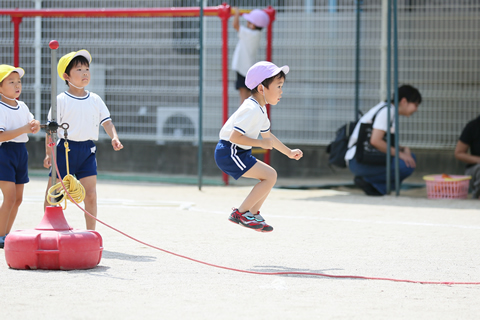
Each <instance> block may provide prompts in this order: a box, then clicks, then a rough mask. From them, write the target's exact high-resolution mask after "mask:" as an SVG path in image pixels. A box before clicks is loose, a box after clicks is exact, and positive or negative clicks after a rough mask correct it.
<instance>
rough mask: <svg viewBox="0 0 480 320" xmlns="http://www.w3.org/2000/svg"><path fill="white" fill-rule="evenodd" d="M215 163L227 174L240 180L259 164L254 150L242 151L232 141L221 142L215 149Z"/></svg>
mask: <svg viewBox="0 0 480 320" xmlns="http://www.w3.org/2000/svg"><path fill="white" fill-rule="evenodd" d="M215 162H216V163H217V166H218V167H219V168H220V170H222V171H223V172H225V173H226V174H228V175H230V176H232V177H233V178H234V179H235V180H238V178H240V177H241V176H243V175H244V174H245V172H247V171H248V170H250V168H251V167H253V166H254V165H255V163H257V159H256V158H255V157H254V156H252V150H251V149H248V150H245V149H242V148H240V147H238V146H236V145H235V144H232V143H231V142H230V141H225V140H220V141H219V142H218V143H217V147H216V148H215Z"/></svg>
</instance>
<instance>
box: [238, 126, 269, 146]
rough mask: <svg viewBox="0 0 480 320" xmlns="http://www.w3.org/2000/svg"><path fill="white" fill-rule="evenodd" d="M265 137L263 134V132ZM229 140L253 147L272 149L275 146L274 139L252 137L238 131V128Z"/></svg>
mask: <svg viewBox="0 0 480 320" xmlns="http://www.w3.org/2000/svg"><path fill="white" fill-rule="evenodd" d="M262 137H263V134H262ZM229 140H230V141H231V142H233V143H235V144H241V145H244V146H252V147H260V148H263V149H272V148H273V141H272V139H268V138H264V139H262V140H260V139H252V138H249V137H247V136H245V135H244V134H242V133H240V132H238V131H237V130H233V131H232V133H231V134H230V138H229Z"/></svg>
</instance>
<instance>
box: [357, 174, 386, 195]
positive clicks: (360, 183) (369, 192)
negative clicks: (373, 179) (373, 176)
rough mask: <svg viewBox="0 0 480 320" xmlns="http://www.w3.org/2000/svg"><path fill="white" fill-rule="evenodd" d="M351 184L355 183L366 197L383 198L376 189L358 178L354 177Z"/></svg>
mask: <svg viewBox="0 0 480 320" xmlns="http://www.w3.org/2000/svg"><path fill="white" fill-rule="evenodd" d="M353 183H355V185H356V186H357V187H359V188H360V189H362V190H363V192H365V194H366V195H367V196H383V194H381V193H380V192H379V191H378V190H377V189H375V187H374V186H372V185H371V184H370V183H368V182H367V181H365V179H363V178H362V177H360V176H356V177H355V178H354V179H353Z"/></svg>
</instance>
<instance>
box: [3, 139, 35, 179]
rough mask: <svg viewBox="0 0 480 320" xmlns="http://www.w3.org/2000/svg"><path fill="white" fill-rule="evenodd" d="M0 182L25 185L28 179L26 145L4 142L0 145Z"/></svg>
mask: <svg viewBox="0 0 480 320" xmlns="http://www.w3.org/2000/svg"><path fill="white" fill-rule="evenodd" d="M0 181H10V182H15V184H25V183H27V182H28V181H29V179H28V152H27V147H26V146H25V143H16V142H3V143H2V145H0Z"/></svg>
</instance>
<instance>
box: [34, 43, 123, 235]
mask: <svg viewBox="0 0 480 320" xmlns="http://www.w3.org/2000/svg"><path fill="white" fill-rule="evenodd" d="M91 61H92V57H91V55H90V53H89V52H88V51H87V50H80V51H77V52H70V53H69V54H66V55H64V56H63V57H62V58H60V60H59V62H58V66H57V71H58V75H59V76H60V78H61V79H62V80H64V81H65V82H66V84H67V85H68V87H69V88H68V90H67V91H65V92H62V93H60V94H59V95H58V96H57V115H56V121H57V123H58V124H62V123H68V125H69V128H68V130H67V132H68V144H69V150H70V151H69V154H68V165H69V172H70V174H71V175H74V176H76V178H77V179H79V180H80V183H81V184H82V185H83V187H84V188H85V199H84V203H85V210H86V211H88V212H89V213H90V214H91V215H93V216H95V217H96V216H97V192H96V185H97V160H96V157H95V153H96V146H95V143H94V141H96V140H98V134H99V128H100V125H101V126H103V128H104V129H105V132H106V133H107V134H108V135H109V136H110V138H112V146H113V150H115V151H118V150H120V149H122V148H123V145H122V143H121V142H120V140H119V139H118V135H117V131H116V129H115V126H114V125H113V123H112V119H111V118H110V111H109V110H108V108H107V106H106V105H105V103H104V102H103V100H102V99H101V98H100V97H99V96H98V95H97V94H95V93H93V92H89V91H87V90H85V87H86V86H87V85H88V84H89V83H90V63H91ZM51 112H52V110H50V112H49V114H48V120H49V121H51V120H52V115H51ZM58 137H59V139H60V140H59V141H55V142H56V144H57V159H56V160H57V165H58V171H59V172H60V176H61V177H62V178H63V177H65V176H66V175H67V168H66V158H65V146H64V142H65V137H64V133H63V130H61V129H60V130H58ZM46 140H47V141H46V143H48V136H47V139H46ZM43 166H44V167H45V168H50V167H51V166H52V158H51V149H50V148H49V147H48V146H47V145H46V156H45V160H44V161H43ZM50 174H51V173H50ZM51 183H52V182H51V179H49V180H48V186H47V194H48V189H49V188H50V187H51ZM46 197H48V195H46ZM57 201H58V199H57ZM47 205H48V204H47V201H46V198H45V206H47ZM85 221H86V226H87V229H88V230H95V225H96V220H95V219H94V218H92V217H90V216H89V215H87V214H85Z"/></svg>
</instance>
